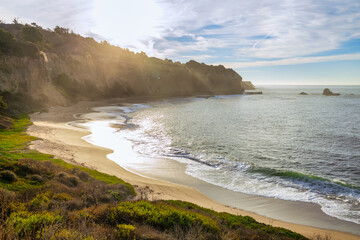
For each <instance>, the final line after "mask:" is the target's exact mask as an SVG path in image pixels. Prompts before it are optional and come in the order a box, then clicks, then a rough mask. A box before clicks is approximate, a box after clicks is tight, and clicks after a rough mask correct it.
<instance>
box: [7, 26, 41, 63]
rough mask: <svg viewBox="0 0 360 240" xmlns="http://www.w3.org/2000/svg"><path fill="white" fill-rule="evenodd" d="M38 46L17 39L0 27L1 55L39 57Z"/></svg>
mask: <svg viewBox="0 0 360 240" xmlns="http://www.w3.org/2000/svg"><path fill="white" fill-rule="evenodd" d="M38 52H39V50H38V48H37V46H36V45H35V44H33V43H31V42H21V41H17V40H16V39H15V37H14V36H13V35H12V34H11V33H10V32H8V31H5V30H4V29H2V28H0V55H9V56H11V55H15V56H18V57H23V56H28V57H32V58H36V57H38Z"/></svg>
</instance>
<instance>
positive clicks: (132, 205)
mask: <svg viewBox="0 0 360 240" xmlns="http://www.w3.org/2000/svg"><path fill="white" fill-rule="evenodd" d="M109 217H110V222H111V223H129V222H133V221H136V222H144V223H146V224H149V225H151V226H153V227H157V228H160V229H163V230H165V229H173V228H174V226H175V225H178V226H180V227H181V228H182V229H189V228H190V227H192V226H194V225H199V226H201V227H203V228H204V229H205V230H207V231H210V232H213V233H217V232H219V230H220V229H219V227H218V225H217V223H216V222H215V221H214V220H213V219H212V218H210V217H207V216H204V215H201V214H199V213H195V212H191V211H186V210H181V209H177V208H174V207H172V206H169V205H166V204H163V203H161V202H159V203H151V202H146V201H138V202H122V203H120V204H118V206H117V207H116V208H112V209H111V210H110V216H109Z"/></svg>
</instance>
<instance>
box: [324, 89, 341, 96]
mask: <svg viewBox="0 0 360 240" xmlns="http://www.w3.org/2000/svg"><path fill="white" fill-rule="evenodd" d="M323 95H325V96H339V95H340V93H333V92H332V91H330V89H328V88H325V89H324V91H323Z"/></svg>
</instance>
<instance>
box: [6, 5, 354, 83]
mask: <svg viewBox="0 0 360 240" xmlns="http://www.w3.org/2000/svg"><path fill="white" fill-rule="evenodd" d="M15 17H16V18H19V21H20V22H23V23H31V22H36V23H38V24H39V25H41V26H43V27H44V28H48V27H49V28H54V27H55V26H56V25H59V26H62V27H68V28H70V29H73V30H74V31H75V32H78V33H80V34H82V35H84V36H92V37H94V38H95V39H97V40H107V41H109V42H110V43H112V44H115V45H119V46H121V47H125V48H129V49H131V50H133V51H135V52H139V51H144V52H146V53H147V54H148V55H149V56H155V57H159V58H169V59H173V60H174V61H181V62H187V61H188V60H190V59H194V60H197V61H199V62H204V63H207V64H222V65H224V66H226V67H231V68H233V69H235V70H236V71H237V72H238V73H239V74H240V75H241V76H243V78H244V80H250V81H252V82H253V83H254V84H316V85H318V84H346V85H360V1H359V0H332V1H323V0H317V1H314V0H303V1H296V0H278V1H273V0H253V1H245V0H223V1H218V0H198V1H193V0H131V1H128V0H63V1H60V0H57V1H48V0H26V1H24V0H11V1H9V0H0V19H1V20H4V21H6V22H11V21H12V20H13V19H14V18H15Z"/></svg>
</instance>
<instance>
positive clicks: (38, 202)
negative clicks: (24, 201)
mask: <svg viewBox="0 0 360 240" xmlns="http://www.w3.org/2000/svg"><path fill="white" fill-rule="evenodd" d="M50 199H51V194H50V192H46V193H40V194H38V195H36V197H34V198H33V200H31V202H30V203H29V209H31V210H32V211H35V210H45V209H47V208H48V206H49V203H50Z"/></svg>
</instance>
